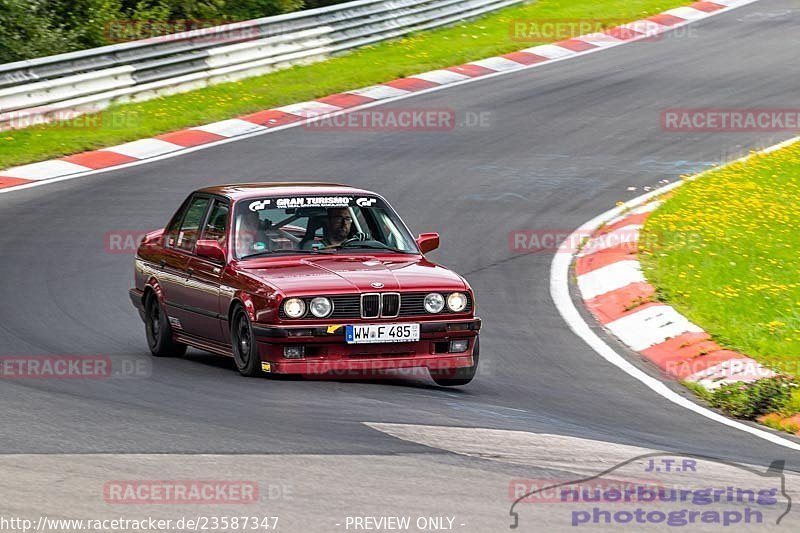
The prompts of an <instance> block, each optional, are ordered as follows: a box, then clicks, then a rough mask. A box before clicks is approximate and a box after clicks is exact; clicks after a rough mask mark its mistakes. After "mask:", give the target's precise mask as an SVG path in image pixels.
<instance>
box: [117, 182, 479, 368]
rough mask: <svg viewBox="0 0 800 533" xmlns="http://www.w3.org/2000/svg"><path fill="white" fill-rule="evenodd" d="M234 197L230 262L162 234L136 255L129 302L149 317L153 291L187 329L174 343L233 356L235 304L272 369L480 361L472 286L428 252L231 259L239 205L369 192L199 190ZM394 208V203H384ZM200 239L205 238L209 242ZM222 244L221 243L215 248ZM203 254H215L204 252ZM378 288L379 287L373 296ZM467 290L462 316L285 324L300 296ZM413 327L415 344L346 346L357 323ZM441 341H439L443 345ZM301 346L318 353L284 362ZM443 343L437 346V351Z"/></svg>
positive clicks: (428, 244)
mask: <svg viewBox="0 0 800 533" xmlns="http://www.w3.org/2000/svg"><path fill="white" fill-rule="evenodd" d="M193 194H207V195H210V196H214V197H218V198H224V199H227V200H229V201H230V214H229V217H230V218H229V221H228V224H227V228H228V230H227V231H228V232H229V236H228V238H227V239H226V242H227V247H228V249H226V250H224V253H225V256H226V261H225V262H224V263H222V262H217V261H214V260H212V259H210V258H208V257H201V256H199V255H197V253H196V252H197V249H195V250H194V251H193V252H192V253H188V252H184V251H181V250H177V249H175V248H169V247H165V246H164V242H163V241H164V232H165V230H158V231H154V232H151V233H149V234H148V235H147V236H146V237H145V239H144V240H143V242H142V244H141V245H140V247H139V249H138V252H137V256H136V273H135V287H134V288H133V289H131V291H130V296H131V300H132V302H133V304H134V305H135V306H136V308H137V309H138V310H139V312H140V315H142V317H143V318H144V296H145V293H146V291H153V292H154V293H155V294H156V295H157V297H158V300H159V302H160V303H161V304H162V306H163V309H165V311H166V313H167V315H168V316H169V317H170V318H171V319H176V320H177V321H179V322H180V324H181V329H180V330H178V329H175V328H173V329H174V338H175V340H177V341H179V342H183V343H186V344H189V345H190V346H194V347H196V348H200V349H204V350H207V351H211V352H214V353H218V354H221V355H227V356H231V355H232V349H231V334H230V328H229V320H230V318H231V315H230V313H231V310H232V307H233V305H235V304H236V303H239V304H241V305H243V306H244V308H245V309H246V311H247V313H248V315H249V318H250V320H251V321H252V324H253V330H254V332H255V334H256V338H257V342H258V346H259V356H260V357H261V360H262V361H264V362H267V361H268V362H270V367H271V368H270V372H273V373H297V374H319V373H325V372H331V371H337V372H341V371H371V370H382V369H390V368H410V367H427V368H429V369H448V368H458V367H468V366H471V365H472V364H473V360H472V350H473V346H474V340H475V339H476V338H477V336H478V332H479V330H480V326H481V321H480V319H479V318H476V317H475V315H474V310H475V298H474V294H473V292H472V289H471V288H470V287H469V285H468V284H467V282H466V281H465V280H464V279H463V278H462V277H461V276H459V275H458V274H456V273H454V272H452V271H450V270H448V269H446V268H444V267H442V266H439V265H436V264H434V263H432V262H430V261H428V260H427V259H426V258H425V257H424V255H423V254H422V253H415V254H404V253H393V252H386V253H384V252H382V251H381V252H377V253H365V251H363V250H362V251H360V252H358V253H345V252H341V251H340V252H338V253H337V254H334V255H327V254H326V255H323V254H320V255H316V254H315V255H301V254H298V255H280V256H276V257H264V258H257V259H250V260H245V261H238V260H236V259H232V257H233V250H232V249H231V248H232V246H233V239H232V238H230V232H232V231H233V224H232V220H231V219H232V218H233V215H234V212H235V207H236V203H237V202H240V201H243V200H247V199H253V198H263V197H268V196H279V195H280V196H303V195H309V194H313V195H341V194H350V195H353V194H355V195H369V196H374V197H377V198H380V196H379V195H376V194H375V193H372V192H369V191H365V190H361V189H355V188H351V187H346V186H339V185H331V184H309V183H280V184H267V183H258V184H241V185H225V186H217V187H210V188H206V189H201V190H199V191H196V192H195V193H193ZM387 205H388V204H387ZM202 239H203V236H202V235H201V236H200V239H199V240H202ZM417 243H418V245H419V247H420V249H421V250H426V251H427V250H431V249H434V248H435V247H436V246H438V235H436V234H423V235H421V236H420V238H418V240H417ZM209 244H216V243H209ZM206 255H209V254H208V253H207V252H206ZM372 283H382V284H383V287H382V288H380V290H376V289H375V288H374V287H373V285H372ZM453 291H459V292H464V293H467V294H468V295H469V297H470V300H471V302H472V304H471V306H470V307H469V308H468V309H467V311H465V312H462V313H449V314H446V315H442V314H435V315H434V314H427V313H426V314H421V315H415V316H402V317H399V318H390V319H385V318H377V319H360V318H352V319H350V318H348V319H340V320H333V319H330V318H328V319H316V318H314V319H286V318H281V317H280V314H279V306H280V304H281V302H282V301H283V299H285V298H289V297H294V296H310V295H325V296H333V295H341V294H360V293H363V292H401V293H404V292H442V293H446V292H453ZM393 322H416V323H420V325H421V335H420V340H419V341H418V342H411V343H397V344H371V345H370V344H365V345H353V344H347V343H345V341H344V333H343V332H344V327H341V328H338V329H337V328H336V327H335V326H344V325H346V324H358V323H368V324H376V323H393ZM452 339H469V340H470V342H469V349H468V350H467V351H466V352H461V353H455V354H452V353H442V352H441V350H440V348H441V347H442V346H443V343H447V342H449V341H450V340H452ZM437 343H438V345H437ZM287 344H302V345H304V346H307V347H310V348H311V350H310V351H311V352H312V355H309V356H307V357H305V358H303V359H291V360H290V359H286V358H284V357H283V347H284V346H285V345H287ZM437 346H438V348H439V349H437Z"/></svg>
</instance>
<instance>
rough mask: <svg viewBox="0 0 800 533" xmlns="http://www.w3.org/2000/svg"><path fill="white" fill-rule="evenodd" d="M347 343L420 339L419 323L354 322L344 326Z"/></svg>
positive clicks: (412, 340)
mask: <svg viewBox="0 0 800 533" xmlns="http://www.w3.org/2000/svg"><path fill="white" fill-rule="evenodd" d="M344 340H345V342H346V343H347V344H374V343H379V342H414V341H418V340H419V324H354V325H348V326H345V327H344Z"/></svg>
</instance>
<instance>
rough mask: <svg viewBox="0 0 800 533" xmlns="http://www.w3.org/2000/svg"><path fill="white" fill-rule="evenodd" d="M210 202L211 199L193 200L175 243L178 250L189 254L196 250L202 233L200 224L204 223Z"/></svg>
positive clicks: (200, 198) (199, 198)
mask: <svg viewBox="0 0 800 533" xmlns="http://www.w3.org/2000/svg"><path fill="white" fill-rule="evenodd" d="M210 201H211V200H210V199H209V198H203V197H197V198H192V201H191V203H190V204H189V209H188V210H187V211H186V215H185V216H184V217H183V222H182V223H181V227H180V230H178V237H177V239H176V241H175V247H176V248H178V249H180V250H184V251H187V252H191V251H193V250H194V244H195V243H196V242H197V238H198V234H199V233H200V224H202V223H203V217H204V216H205V214H206V209H208V204H209V203H210Z"/></svg>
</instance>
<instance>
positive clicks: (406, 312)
mask: <svg viewBox="0 0 800 533" xmlns="http://www.w3.org/2000/svg"><path fill="white" fill-rule="evenodd" d="M427 294H428V293H427V292H404V293H396V292H386V293H369V294H364V295H363V296H364V297H365V300H366V302H365V304H366V307H365V309H364V311H365V312H364V313H363V314H362V309H361V296H362V295H359V294H342V295H337V296H328V298H330V299H331V303H333V313H332V314H331V316H330V317H328V319H358V318H362V316H363V318H366V319H374V318H378V317H379V314H380V316H382V317H385V318H392V317H395V316H400V317H413V316H429V317H432V316H446V315H452V314H453V313H452V312H451V311H450V310H449V309H447V306H445V308H444V310H443V311H442V312H441V313H439V314H438V315H431V314H430V313H428V312H427V311H425V305H424V302H425V296H426V295H427ZM449 294H450V293H449V292H443V293H442V295H443V296H444V297H445V298H447V296H448V295H449ZM465 294H467V299H468V301H467V307H466V308H465V309H464V311H462V313H468V312H470V311H471V310H472V298H471V297H470V295H469V294H468V293H465ZM381 295H382V296H383V312H382V313H380V296H381ZM321 296H324V295H321ZM312 298H314V297H313V296H307V297H303V300H305V302H306V306H308V305H309V303H310V302H311V300H312ZM280 317H281V318H282V319H287V318H288V317H287V316H286V314H284V312H283V305H281V306H280ZM303 318H305V319H313V318H315V317H314V316H313V315H311V313H310V312H306V315H305V316H304V317H303Z"/></svg>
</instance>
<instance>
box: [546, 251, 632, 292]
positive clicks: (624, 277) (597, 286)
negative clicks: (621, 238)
mask: <svg viewBox="0 0 800 533" xmlns="http://www.w3.org/2000/svg"><path fill="white" fill-rule="evenodd" d="M559 253H560V252H559ZM569 255H571V254H569ZM640 281H645V279H644V274H642V268H641V266H639V261H633V260H625V261H617V262H616V263H611V264H610V265H606V266H604V267H600V268H598V269H597V270H592V271H591V272H587V273H586V274H583V275H580V276H578V288H579V289H580V291H581V296H583V299H584V300H591V299H592V298H596V297H598V296H600V295H601V294H605V293H607V292H611V291H615V290H617V289H621V288H622V287H627V286H628V285H630V284H631V283H638V282H640Z"/></svg>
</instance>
